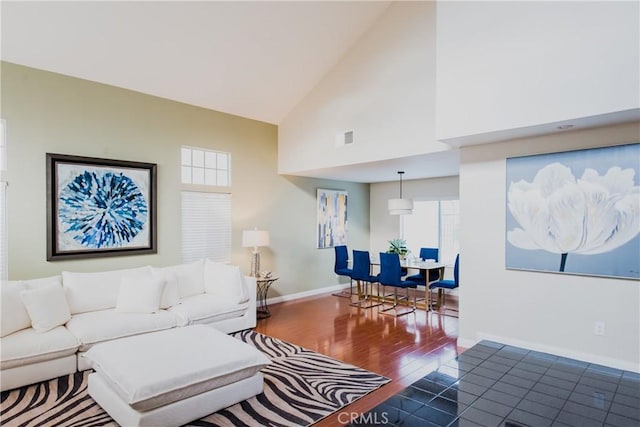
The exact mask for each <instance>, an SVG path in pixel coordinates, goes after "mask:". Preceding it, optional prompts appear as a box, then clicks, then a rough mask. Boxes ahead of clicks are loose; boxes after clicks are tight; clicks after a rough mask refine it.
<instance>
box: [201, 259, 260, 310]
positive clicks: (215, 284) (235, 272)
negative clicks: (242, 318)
mask: <svg viewBox="0 0 640 427" xmlns="http://www.w3.org/2000/svg"><path fill="white" fill-rule="evenodd" d="M204 288H205V292H207V293H209V294H212V295H216V296H218V297H220V298H221V299H226V300H228V301H229V302H231V303H234V304H238V303H243V302H246V301H248V300H249V295H248V292H247V289H246V285H245V283H244V279H243V277H242V273H241V272H240V267H238V266H237V265H229V264H222V263H219V262H214V261H211V260H206V261H205V264H204Z"/></svg>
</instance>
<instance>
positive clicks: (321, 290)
mask: <svg viewBox="0 0 640 427" xmlns="http://www.w3.org/2000/svg"><path fill="white" fill-rule="evenodd" d="M344 289H349V284H348V283H346V284H344V285H334V286H327V287H326V288H318V289H311V290H309V291H304V292H296V293H295V294H288V295H282V296H279V297H273V298H268V299H267V304H268V305H271V304H276V303H279V302H285V301H293V300H297V299H302V298H307V297H313V296H316V295H322V294H328V293H332V292H338V291H342V290H344Z"/></svg>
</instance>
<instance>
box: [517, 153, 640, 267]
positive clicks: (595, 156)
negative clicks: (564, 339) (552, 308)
mask: <svg viewBox="0 0 640 427" xmlns="http://www.w3.org/2000/svg"><path fill="white" fill-rule="evenodd" d="M506 168H507V169H506V184H507V189H506V191H507V200H506V243H505V245H506V250H505V257H506V267H507V268H512V269H523V270H539V271H549V272H559V273H569V274H581V275H590V276H606V277H619V278H632V279H639V278H640V176H639V175H640V172H639V170H640V144H637V143H635V144H628V145H621V146H613V147H603V148H594V149H587V150H578V151H568V152H563V153H552V154H541V155H535V156H526V157H515V158H508V159H507V164H506Z"/></svg>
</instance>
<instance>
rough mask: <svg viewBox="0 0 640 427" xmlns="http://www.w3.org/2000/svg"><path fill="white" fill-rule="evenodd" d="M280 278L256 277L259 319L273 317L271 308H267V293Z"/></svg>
mask: <svg viewBox="0 0 640 427" xmlns="http://www.w3.org/2000/svg"><path fill="white" fill-rule="evenodd" d="M278 279H279V277H278V276H273V275H272V276H269V277H256V283H257V285H258V291H257V292H258V295H257V303H258V304H257V308H256V313H257V317H258V319H266V318H267V317H270V316H271V312H270V311H269V307H268V306H267V293H268V292H269V288H270V287H271V285H272V284H273V282H275V281H276V280H278Z"/></svg>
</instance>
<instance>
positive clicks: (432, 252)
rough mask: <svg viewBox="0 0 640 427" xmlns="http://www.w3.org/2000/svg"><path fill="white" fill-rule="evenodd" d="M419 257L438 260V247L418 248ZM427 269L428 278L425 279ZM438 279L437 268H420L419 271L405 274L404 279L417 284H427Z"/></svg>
mask: <svg viewBox="0 0 640 427" xmlns="http://www.w3.org/2000/svg"><path fill="white" fill-rule="evenodd" d="M420 259H422V260H423V261H424V260H426V259H433V260H435V261H436V262H438V248H420ZM427 271H428V272H429V280H428V281H427ZM438 279H440V273H439V271H438V270H420V273H418V274H414V275H411V276H407V277H406V278H405V280H410V281H412V282H416V283H417V284H418V285H421V286H427V283H430V282H433V281H435V280H438Z"/></svg>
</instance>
